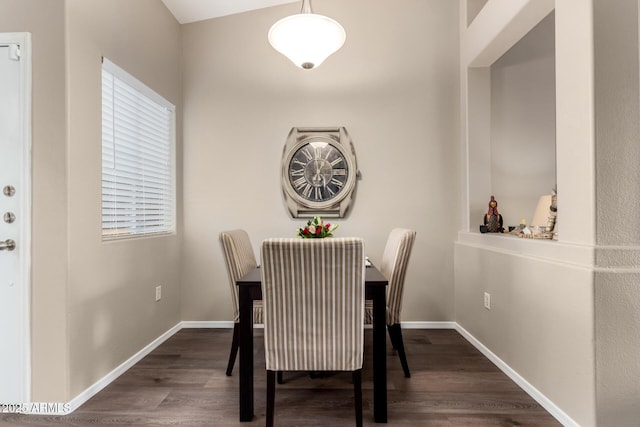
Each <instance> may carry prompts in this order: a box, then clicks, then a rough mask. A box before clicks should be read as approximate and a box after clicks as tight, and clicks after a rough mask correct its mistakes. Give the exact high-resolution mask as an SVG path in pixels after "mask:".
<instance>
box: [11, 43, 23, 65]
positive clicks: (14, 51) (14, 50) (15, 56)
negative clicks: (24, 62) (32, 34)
mask: <svg viewBox="0 0 640 427" xmlns="http://www.w3.org/2000/svg"><path fill="white" fill-rule="evenodd" d="M9 59H11V60H13V61H20V45H19V44H10V45H9Z"/></svg>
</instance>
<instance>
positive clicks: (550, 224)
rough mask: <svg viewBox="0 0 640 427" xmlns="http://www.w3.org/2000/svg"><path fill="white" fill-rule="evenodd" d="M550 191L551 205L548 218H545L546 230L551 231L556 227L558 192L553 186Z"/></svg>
mask: <svg viewBox="0 0 640 427" xmlns="http://www.w3.org/2000/svg"><path fill="white" fill-rule="evenodd" d="M552 191H553V192H552V193H551V205H550V206H549V218H548V219H547V232H549V233H551V232H553V231H554V229H555V228H556V219H557V217H558V192H557V191H556V189H555V188H554V189H553V190H552Z"/></svg>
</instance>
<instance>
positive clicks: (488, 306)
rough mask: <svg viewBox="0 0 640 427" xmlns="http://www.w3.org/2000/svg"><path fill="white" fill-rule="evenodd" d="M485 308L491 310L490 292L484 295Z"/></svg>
mask: <svg viewBox="0 0 640 427" xmlns="http://www.w3.org/2000/svg"><path fill="white" fill-rule="evenodd" d="M484 308H486V309H487V310H491V294H490V293H489V292H485V293H484Z"/></svg>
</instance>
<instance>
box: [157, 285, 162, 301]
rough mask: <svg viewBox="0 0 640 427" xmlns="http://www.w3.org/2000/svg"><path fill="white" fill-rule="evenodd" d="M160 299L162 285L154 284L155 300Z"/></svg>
mask: <svg viewBox="0 0 640 427" xmlns="http://www.w3.org/2000/svg"><path fill="white" fill-rule="evenodd" d="M161 299H162V285H160V286H156V301H160V300H161Z"/></svg>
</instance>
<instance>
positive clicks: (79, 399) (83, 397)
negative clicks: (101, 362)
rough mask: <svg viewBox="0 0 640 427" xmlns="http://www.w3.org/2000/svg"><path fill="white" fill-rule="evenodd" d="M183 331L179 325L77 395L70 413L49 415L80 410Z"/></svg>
mask: <svg viewBox="0 0 640 427" xmlns="http://www.w3.org/2000/svg"><path fill="white" fill-rule="evenodd" d="M180 329H182V322H180V323H178V324H177V325H175V326H174V327H172V328H171V329H169V330H168V331H166V332H165V333H163V334H162V335H160V336H159V337H158V338H156V339H155V340H153V341H152V342H150V343H149V344H147V345H146V346H145V347H144V348H143V349H142V350H140V351H139V352H137V353H136V354H134V355H133V356H131V357H130V358H129V359H128V360H126V361H125V362H124V363H122V364H121V365H120V366H118V367H117V368H115V369H114V370H113V371H111V372H109V373H108V374H107V375H105V376H104V377H102V378H101V379H100V380H98V381H97V382H96V383H95V384H93V385H92V386H90V387H89V388H87V389H86V390H85V391H83V392H82V393H80V394H79V395H77V396H76V397H75V398H74V399H73V400H71V402H69V403H68V406H67V408H69V411H68V412H64V413H62V414H52V413H48V414H47V415H66V414H70V413H71V412H73V411H75V410H76V409H78V408H79V407H80V406H81V405H82V404H84V403H85V402H86V401H87V400H89V399H91V398H92V397H93V396H95V395H96V394H97V393H98V392H100V390H102V389H103V388H105V387H106V386H108V385H109V384H111V383H112V382H113V381H114V380H115V379H116V378H118V377H119V376H120V375H122V374H124V373H125V372H126V371H127V370H128V369H130V368H131V367H132V366H133V365H135V364H136V363H138V362H139V361H140V360H142V359H143V358H144V357H145V356H146V355H148V354H149V353H151V352H152V351H153V350H155V349H156V348H157V347H158V346H159V345H160V344H162V343H163V342H165V341H166V340H167V339H169V338H171V336H172V335H173V334H175V333H176V332H178V331H179V330H180Z"/></svg>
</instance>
